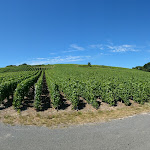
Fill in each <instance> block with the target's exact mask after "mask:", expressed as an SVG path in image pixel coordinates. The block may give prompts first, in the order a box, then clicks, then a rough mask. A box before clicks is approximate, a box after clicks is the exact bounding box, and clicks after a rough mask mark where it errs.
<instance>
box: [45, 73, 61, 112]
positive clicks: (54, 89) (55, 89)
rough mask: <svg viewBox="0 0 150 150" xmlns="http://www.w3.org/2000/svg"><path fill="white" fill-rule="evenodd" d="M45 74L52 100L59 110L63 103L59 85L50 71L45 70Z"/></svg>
mask: <svg viewBox="0 0 150 150" xmlns="http://www.w3.org/2000/svg"><path fill="white" fill-rule="evenodd" d="M45 76H46V82H47V85H48V89H49V93H50V99H51V102H52V104H53V107H54V108H57V110H58V107H59V106H60V105H61V99H60V92H59V86H58V85H57V83H56V82H55V80H54V79H53V76H52V75H51V73H50V71H45Z"/></svg>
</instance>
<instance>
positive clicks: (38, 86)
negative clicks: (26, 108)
mask: <svg viewBox="0 0 150 150" xmlns="http://www.w3.org/2000/svg"><path fill="white" fill-rule="evenodd" d="M43 75H44V72H42V74H41V76H40V78H39V79H38V81H37V83H36V84H35V95H34V107H35V109H36V110H41V109H42V100H41V94H42V85H43Z"/></svg>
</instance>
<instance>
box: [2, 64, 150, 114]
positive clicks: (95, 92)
mask: <svg viewBox="0 0 150 150" xmlns="http://www.w3.org/2000/svg"><path fill="white" fill-rule="evenodd" d="M149 79H150V73H149V72H144V71H138V70H134V69H126V68H118V67H108V66H98V65H94V66H91V67H89V66H87V65H71V64H66V65H64V64H58V65H41V66H28V65H22V66H18V67H17V66H9V67H6V68H0V103H1V106H0V110H5V109H7V108H9V107H12V106H13V108H14V109H15V110H16V111H17V112H19V113H20V112H21V111H24V110H25V109H26V110H27V109H29V108H32V109H34V111H42V112H44V111H46V110H51V109H53V110H56V112H55V111H54V112H55V113H57V111H58V112H59V111H61V110H62V109H63V110H64V112H65V110H66V112H67V111H68V110H67V107H70V108H71V109H74V110H79V111H80V110H82V109H83V110H84V109H87V110H88V111H90V110H91V111H93V110H94V109H95V110H102V108H103V106H106V105H107V107H108V105H109V106H110V107H112V106H114V107H117V105H118V104H119V105H121V104H123V105H126V106H130V105H131V106H132V105H133V103H134V105H135V104H136V103H137V105H138V104H144V103H146V102H149V100H150V80H149ZM105 104H106V105H105ZM87 106H88V108H86V107H87ZM92 107H93V108H92ZM30 113H32V112H31V110H30Z"/></svg>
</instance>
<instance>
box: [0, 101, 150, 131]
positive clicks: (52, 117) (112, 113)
mask: <svg viewBox="0 0 150 150" xmlns="http://www.w3.org/2000/svg"><path fill="white" fill-rule="evenodd" d="M148 112H150V103H145V104H144V105H138V106H126V107H123V108H117V109H115V110H104V111H101V110H97V111H87V112H81V111H72V112H61V113H54V114H51V113H49V114H43V113H42V112H37V113H36V114H35V113H30V114H28V115H22V114H21V113H20V114H17V115H15V116H11V114H5V115H4V116H1V114H0V121H1V122H3V123H5V124H11V125H16V124H21V125H36V126H46V127H50V128H57V127H67V126H71V125H77V124H79V125H82V124H85V123H99V122H107V121H110V120H112V119H122V118H125V117H128V116H133V115H136V114H141V113H148Z"/></svg>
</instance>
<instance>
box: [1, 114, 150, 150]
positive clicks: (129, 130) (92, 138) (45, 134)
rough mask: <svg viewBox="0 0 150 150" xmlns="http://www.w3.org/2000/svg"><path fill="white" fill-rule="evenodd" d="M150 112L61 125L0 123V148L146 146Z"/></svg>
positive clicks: (136, 149)
mask: <svg viewBox="0 0 150 150" xmlns="http://www.w3.org/2000/svg"><path fill="white" fill-rule="evenodd" d="M149 149H150V114H141V115H136V116H134V117H128V118H125V119H118V120H113V121H110V122H107V123H101V124H86V125H82V126H72V127H69V128H62V129H48V128H46V127H36V126H10V125H4V124H2V123H0V150H149Z"/></svg>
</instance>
